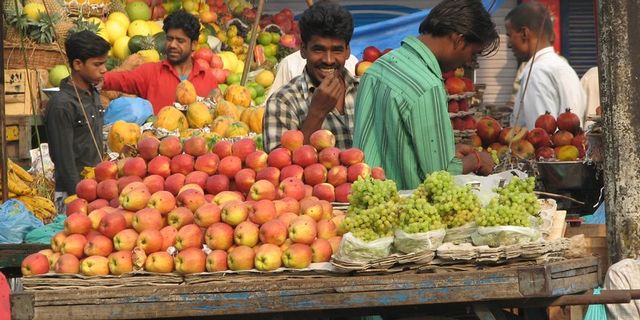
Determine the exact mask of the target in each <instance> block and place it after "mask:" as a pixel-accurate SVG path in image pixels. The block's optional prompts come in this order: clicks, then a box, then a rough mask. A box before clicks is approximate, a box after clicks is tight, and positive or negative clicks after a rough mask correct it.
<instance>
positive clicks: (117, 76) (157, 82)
mask: <svg viewBox="0 0 640 320" xmlns="http://www.w3.org/2000/svg"><path fill="white" fill-rule="evenodd" d="M187 80H189V81H190V82H191V83H192V84H193V86H194V87H195V88H196V93H197V94H198V96H201V97H206V96H207V95H209V92H211V90H212V89H214V88H217V87H218V82H216V80H215V77H214V76H213V74H212V73H211V70H208V69H201V68H200V65H199V64H197V63H193V67H192V68H191V73H190V74H189V77H188V78H187ZM179 83H180V75H178V72H176V69H174V68H173V66H172V65H171V64H170V63H169V61H167V60H162V61H160V62H155V63H145V64H143V65H140V66H138V67H137V68H135V69H133V70H131V71H112V72H107V73H106V74H105V76H104V84H103V85H102V90H115V91H121V92H124V93H129V94H135V95H137V96H139V97H141V98H144V99H147V100H149V102H151V105H153V112H154V113H155V114H157V113H158V111H160V109H162V107H165V106H169V105H173V103H174V102H175V101H176V87H177V86H178V84H179Z"/></svg>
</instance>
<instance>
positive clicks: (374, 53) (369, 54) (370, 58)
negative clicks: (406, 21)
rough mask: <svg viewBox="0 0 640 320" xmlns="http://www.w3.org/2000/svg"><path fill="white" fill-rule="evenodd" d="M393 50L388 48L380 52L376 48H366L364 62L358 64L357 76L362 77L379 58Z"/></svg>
mask: <svg viewBox="0 0 640 320" xmlns="http://www.w3.org/2000/svg"><path fill="white" fill-rule="evenodd" d="M391 50H392V49H391V48H386V49H384V50H383V51H380V49H378V48H377V47H375V46H368V47H366V48H364V50H363V51H362V60H360V61H358V63H356V70H355V71H356V76H358V77H360V76H362V75H363V74H364V72H365V71H367V69H369V67H371V65H372V64H373V63H374V62H375V61H376V60H378V58H380V57H382V56H383V55H385V54H386V53H387V52H389V51H391Z"/></svg>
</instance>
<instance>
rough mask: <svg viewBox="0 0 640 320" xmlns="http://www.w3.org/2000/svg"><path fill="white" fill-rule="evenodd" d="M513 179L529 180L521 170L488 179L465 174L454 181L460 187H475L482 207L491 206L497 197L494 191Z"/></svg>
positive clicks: (497, 174)
mask: <svg viewBox="0 0 640 320" xmlns="http://www.w3.org/2000/svg"><path fill="white" fill-rule="evenodd" d="M513 177H520V178H523V179H524V178H527V174H526V173H524V172H522V171H520V170H509V171H504V172H500V173H496V174H492V175H489V176H486V177H482V176H476V175H473V174H463V175H457V176H454V177H453V181H455V183H456V184H457V185H460V186H464V185H468V184H471V185H473V187H474V188H473V192H474V193H475V194H476V195H477V196H478V199H480V203H482V206H486V205H487V204H489V200H491V199H492V198H493V197H495V196H496V193H495V192H493V189H495V188H497V187H502V186H504V185H506V184H507V183H509V181H511V179H512V178H513Z"/></svg>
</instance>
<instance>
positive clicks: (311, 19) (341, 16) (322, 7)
mask: <svg viewBox="0 0 640 320" xmlns="http://www.w3.org/2000/svg"><path fill="white" fill-rule="evenodd" d="M299 26H300V37H301V38H302V42H303V43H304V44H307V43H308V42H309V40H311V37H313V36H320V37H331V38H338V39H342V40H344V41H345V42H346V43H347V45H349V42H350V41H351V37H352V36H353V17H352V16H351V13H350V12H349V11H348V10H347V9H345V8H343V7H342V6H341V5H339V4H338V3H337V2H334V1H330V0H321V1H317V2H315V3H314V4H313V5H312V6H311V7H310V8H309V9H307V10H305V11H304V12H303V13H302V16H301V17H300V22H299Z"/></svg>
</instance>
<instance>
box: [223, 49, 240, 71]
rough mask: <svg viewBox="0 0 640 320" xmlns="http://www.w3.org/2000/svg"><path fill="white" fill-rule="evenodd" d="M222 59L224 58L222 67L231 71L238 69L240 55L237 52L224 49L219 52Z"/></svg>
mask: <svg viewBox="0 0 640 320" xmlns="http://www.w3.org/2000/svg"><path fill="white" fill-rule="evenodd" d="M218 56H220V59H221V60H222V69H227V70H230V71H234V70H236V66H237V65H238V57H237V56H236V55H235V53H233V52H230V51H222V52H220V53H218Z"/></svg>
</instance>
